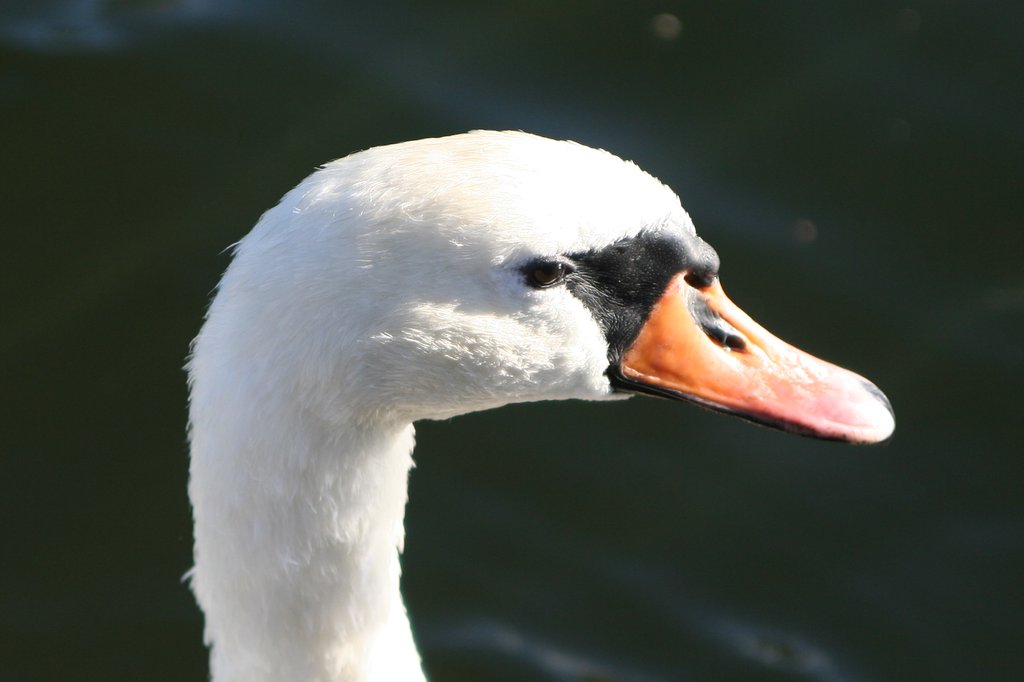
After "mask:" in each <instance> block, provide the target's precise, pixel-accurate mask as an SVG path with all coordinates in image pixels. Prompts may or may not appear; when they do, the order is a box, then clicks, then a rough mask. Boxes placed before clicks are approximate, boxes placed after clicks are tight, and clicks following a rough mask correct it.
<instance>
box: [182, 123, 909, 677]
mask: <svg viewBox="0 0 1024 682" xmlns="http://www.w3.org/2000/svg"><path fill="white" fill-rule="evenodd" d="M718 263H719V262H718V256H717V255H716V254H715V252H714V250H713V249H712V248H711V247H710V246H708V244H706V243H705V242H704V241H703V240H701V239H700V238H699V237H698V236H697V234H696V231H695V229H694V225H693V223H692V222H691V220H690V218H689V216H688V215H687V213H686V212H685V211H684V210H683V208H682V206H681V204H680V202H679V199H678V198H677V197H676V195H675V194H674V193H673V192H672V190H670V189H669V188H668V187H666V186H665V185H663V184H662V183H661V182H659V181H658V180H656V179H655V178H653V177H652V176H650V175H648V174H647V173H645V172H644V171H642V170H640V169H639V168H638V167H637V166H636V165H634V164H633V163H630V162H626V161H623V160H621V159H620V158H618V157H616V156H614V155H612V154H610V153H608V152H605V151H601V150H596V149H592V148H589V147H586V146H583V145H580V144H577V143H573V142H568V141H555V140H550V139H546V138H543V137H538V136H534V135H530V134H527V133H522V132H490V131H477V132H471V133H465V134H460V135H454V136H450V137H444V138H438V139H424V140H418V141H413V142H405V143H401V144H395V145H390V146H384V147H378V148H374V149H369V150H367V151H362V152H358V153H355V154H352V155H350V156H347V157H345V158H343V159H339V160H336V161H334V162H331V163H328V164H326V165H324V166H322V167H321V168H320V169H318V170H317V171H316V172H314V173H313V174H312V175H310V176H309V177H308V178H306V179H305V180H304V181H303V182H301V183H300V184H299V185H298V186H297V187H295V188H294V189H292V190H291V191H290V192H288V193H287V194H286V195H285V196H284V198H283V199H282V200H281V201H280V203H279V204H277V205H276V206H275V207H274V208H271V209H270V210H269V211H267V212H266V213H265V214H264V215H263V216H262V217H261V218H260V220H259V222H258V223H257V225H256V226H255V227H254V228H253V230H252V231H251V232H250V233H249V234H248V235H247V236H246V237H245V238H243V239H242V240H241V241H240V242H239V243H238V244H236V246H235V249H234V255H233V259H232V262H231V264H230V265H229V267H228V268H227V270H226V272H225V273H224V275H223V278H222V280H221V282H220V284H219V286H218V288H217V291H216V294H215V296H214V298H213V300H212V302H211V303H210V306H209V309H208V312H207V315H206V319H205V322H204V324H203V326H202V329H201V331H200V332H199V334H198V336H197V337H196V339H195V341H194V342H193V346H192V351H191V356H190V358H189V361H188V366H187V370H188V377H189V390H190V396H189V401H190V404H189V438H190V444H191V463H190V478H189V496H190V499H191V503H192V508H193V514H194V521H195V545H194V561H195V564H194V568H193V569H192V571H191V575H190V578H191V587H192V590H193V592H194V594H195V597H196V600H197V601H198V603H199V605H200V607H201V609H202V611H203V612H204V615H205V634H204V638H205V641H206V642H207V644H208V645H209V646H210V667H211V676H212V679H213V680H215V681H216V682H234V681H240V680H245V681H247V682H254V681H261V680H275V681H282V680H289V681H293V680H311V681H312V680H315V681H319V682H331V681H341V680H344V681H346V682H396V681H398V682H403V681H414V682H415V681H422V680H424V673H423V671H422V666H421V663H420V657H419V654H418V653H417V650H416V646H415V644H414V641H413V636H412V633H411V630H410V626H409V620H408V618H407V615H406V610H405V606H404V604H403V601H402V597H401V593H400V590H399V574H400V564H399V555H400V553H401V551H402V543H403V537H404V529H403V517H404V512H405V503H406V495H407V477H408V473H409V470H410V467H411V466H412V458H411V452H412V449H413V422H415V421H416V420H419V419H444V418H448V417H451V416H454V415H458V414H463V413H466V412H472V411H476V410H484V409H488V408H493V407H497V406H499V405H503V404H506V403H513V402H523V401H537V400H557V399H568V398H577V399H584V400H606V399H615V398H623V397H628V396H630V395H632V394H638V393H640V394H642V393H646V394H652V395H656V396H661V397H667V398H672V399H681V400H686V401H690V402H695V403H698V404H700V405H703V406H705V407H709V408H712V409H714V410H718V411H722V412H727V413H731V414H735V415H738V416H740V417H743V418H745V419H748V420H751V421H755V422H759V423H761V424H766V425H769V426H775V427H778V428H782V429H785V430H788V431H792V432H796V433H800V434H803V435H810V436H816V437H821V438H828V439H834V440H843V441H849V442H857V443H872V442H879V441H882V440H885V439H886V438H888V437H889V435H890V434H891V433H892V431H893V428H894V418H893V413H892V409H891V407H890V406H889V403H888V401H887V400H886V399H885V396H884V395H883V394H882V393H881V392H880V391H879V390H878V389H877V388H876V387H875V386H874V385H873V384H871V383H869V382H868V381H866V380H865V379H863V378H861V377H859V376H858V375H856V374H853V373H852V372H849V371H846V370H843V369H840V368H838V367H836V366H833V365H830V364H828V363H825V362H823V361H821V360H817V359H815V358H813V357H811V356H810V355H807V354H805V353H803V352H801V351H798V350H797V349H795V348H793V347H791V346H788V345H786V344H785V343H783V342H782V341H780V340H778V339H777V338H775V337H773V336H772V335H771V334H769V333H768V332H767V331H765V330H764V329H763V328H762V327H760V326H758V325H757V324H756V323H755V322H754V321H753V320H751V319H750V318H749V317H747V316H746V315H745V314H744V313H743V312H742V311H741V310H740V309H739V308H738V307H736V306H735V305H734V304H733V303H732V302H731V301H730V300H729V299H728V298H727V297H726V296H725V294H724V292H723V290H722V287H721V284H720V282H719V280H718V276H717V275H718Z"/></svg>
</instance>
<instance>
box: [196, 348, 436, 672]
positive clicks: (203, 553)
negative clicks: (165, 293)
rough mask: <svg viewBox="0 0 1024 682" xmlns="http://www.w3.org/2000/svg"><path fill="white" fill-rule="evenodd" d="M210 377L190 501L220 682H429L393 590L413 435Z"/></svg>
mask: <svg viewBox="0 0 1024 682" xmlns="http://www.w3.org/2000/svg"><path fill="white" fill-rule="evenodd" d="M206 378H208V377H203V376H202V375H201V374H199V373H197V372H196V371H195V368H193V391H192V414H191V416H192V463H191V479H190V484H189V493H190V497H191V498H192V504H193V508H194V515H195V562H196V563H195V568H194V570H193V573H192V586H193V590H194V592H195V593H196V597H197V599H198V601H199V603H200V605H201V606H202V608H203V610H204V612H205V615H206V639H207V642H208V643H209V644H210V645H211V674H212V678H213V680H214V681H215V682H234V681H235V680H257V681H258V680H268V681H269V680H284V679H289V680H299V679H302V680H317V681H323V682H335V681H340V680H345V681H347V682H351V681H357V682H358V681H366V682H377V681H383V680H395V679H402V680H422V679H423V674H422V672H421V667H420V661H419V657H418V654H417V653H416V648H415V645H414V644H413V640H412V635H411V632H410V629H409V623H408V619H407V617H406V612H405V607H404V605H403V603H402V599H401V593H400V591H399V575H400V565H399V554H400V552H401V550H402V545H403V540H404V526H403V521H404V514H405V503H406V499H407V479H408V473H409V469H410V468H411V466H412V458H411V451H412V447H413V427H412V424H411V423H385V422H368V421H365V420H364V421H357V420H355V419H341V420H337V419H335V420H331V421H327V420H325V419H323V418H321V417H319V416H317V415H315V414H312V413H311V412H310V411H308V410H305V409H302V408H301V407H298V405H301V403H299V402H298V401H291V402H290V403H289V404H287V405H282V404H281V403H280V402H279V403H278V404H277V406H276V408H272V409H271V408H268V405H267V404H266V403H264V402H262V401H260V400H259V395H260V393H259V391H255V392H254V391H253V387H252V386H248V387H246V386H244V382H236V383H237V384H238V386H237V387H236V388H235V389H234V390H235V391H238V394H237V395H235V396H231V395H225V392H227V393H230V392H231V391H230V390H228V391H225V389H224V388H223V386H224V384H223V383H222V384H221V389H220V391H219V394H215V393H214V391H212V390H210V391H207V390H206V389H207V388H208V385H207V384H206V383H204V379H206ZM229 385H230V384H229ZM232 397H234V398H238V400H231V399H230V398H232ZM231 405H234V409H227V407H228V406H231Z"/></svg>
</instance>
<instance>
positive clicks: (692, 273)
mask: <svg viewBox="0 0 1024 682" xmlns="http://www.w3.org/2000/svg"><path fill="white" fill-rule="evenodd" d="M683 279H684V280H686V283H687V284H689V285H690V286H691V287H693V288H694V289H707V288H708V287H709V286H711V285H712V284H714V283H715V280H716V279H718V273H717V272H715V271H714V270H709V269H699V270H688V271H687V272H686V274H685V275H683Z"/></svg>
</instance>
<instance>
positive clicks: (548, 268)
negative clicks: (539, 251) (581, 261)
mask: <svg viewBox="0 0 1024 682" xmlns="http://www.w3.org/2000/svg"><path fill="white" fill-rule="evenodd" d="M574 270H575V268H573V267H572V266H571V265H569V264H568V263H564V262H562V261H538V262H535V263H530V264H529V265H527V266H526V267H525V268H523V272H525V273H526V279H527V281H528V282H529V283H530V285H531V286H534V287H537V288H540V289H543V288H545V287H552V286H554V285H556V284H561V283H562V281H563V280H565V276H566V275H568V274H569V273H571V272H573V271H574Z"/></svg>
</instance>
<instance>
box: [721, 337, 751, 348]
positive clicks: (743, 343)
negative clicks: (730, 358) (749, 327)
mask: <svg viewBox="0 0 1024 682" xmlns="http://www.w3.org/2000/svg"><path fill="white" fill-rule="evenodd" d="M725 347H726V348H728V349H729V350H744V349H746V347H747V340H746V339H744V338H743V337H742V336H738V335H736V334H729V335H728V336H726V337H725Z"/></svg>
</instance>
